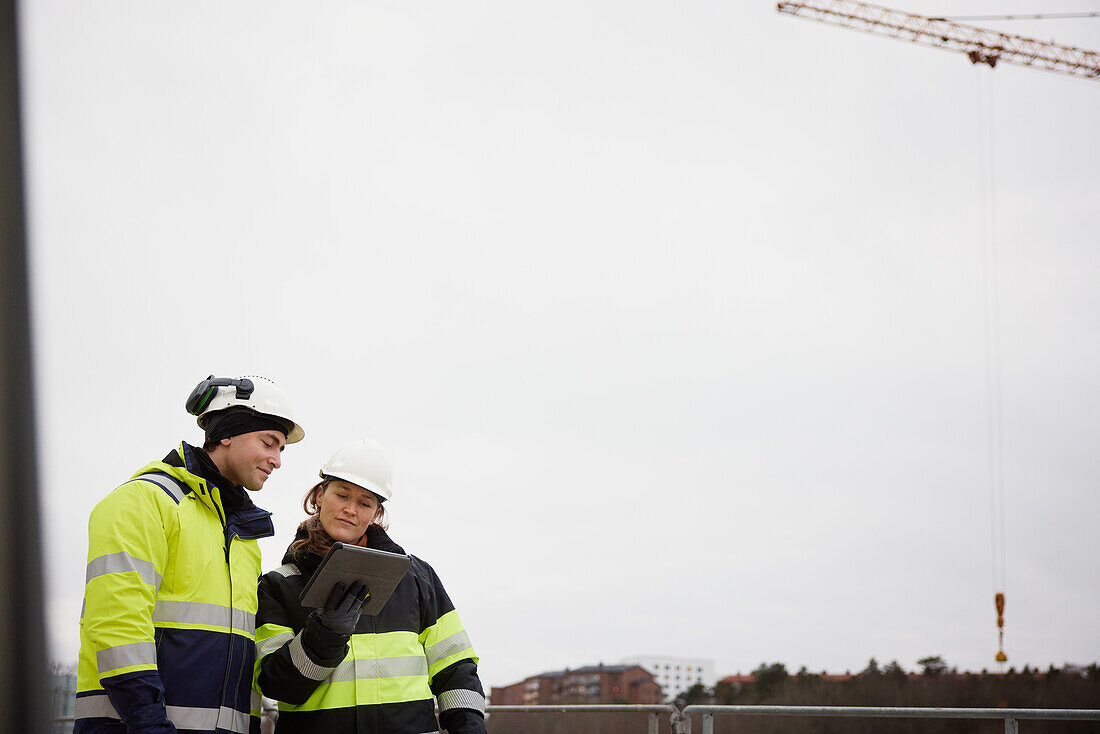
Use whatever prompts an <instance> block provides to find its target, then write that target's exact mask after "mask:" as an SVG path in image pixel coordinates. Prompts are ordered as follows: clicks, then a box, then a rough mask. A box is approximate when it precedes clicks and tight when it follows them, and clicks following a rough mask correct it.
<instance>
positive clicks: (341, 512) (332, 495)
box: [317, 479, 381, 543]
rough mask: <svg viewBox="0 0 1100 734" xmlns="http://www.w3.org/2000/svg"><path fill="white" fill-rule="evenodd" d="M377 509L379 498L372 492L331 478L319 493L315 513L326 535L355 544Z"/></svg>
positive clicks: (365, 530) (379, 509)
mask: <svg viewBox="0 0 1100 734" xmlns="http://www.w3.org/2000/svg"><path fill="white" fill-rule="evenodd" d="M380 511H381V508H380V507H379V506H378V497H377V496H375V494H374V493H373V492H370V491H368V490H366V489H363V488H362V487H360V486H359V485H357V484H352V483H351V482H345V481H343V480H340V479H334V480H332V481H331V482H329V483H328V486H326V487H325V490H324V491H323V492H322V493H321V499H320V502H319V507H318V511H317V515H318V517H320V518H321V527H323V528H324V529H325V532H326V533H328V534H329V537H331V538H332V539H333V540H338V541H340V542H341V543H354V542H355V541H357V540H359V538H361V537H363V533H365V532H367V528H368V527H370V524H371V523H372V522H374V519H375V518H376V517H378V513H379V512H380Z"/></svg>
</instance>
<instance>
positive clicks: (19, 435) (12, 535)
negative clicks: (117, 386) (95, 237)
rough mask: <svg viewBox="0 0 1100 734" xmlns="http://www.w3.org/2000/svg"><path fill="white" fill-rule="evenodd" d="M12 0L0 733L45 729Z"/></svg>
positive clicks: (1, 149) (1, 362) (0, 426)
mask: <svg viewBox="0 0 1100 734" xmlns="http://www.w3.org/2000/svg"><path fill="white" fill-rule="evenodd" d="M15 5H16V3H15V0H0V33H2V34H3V38H2V40H0V95H2V98H0V340H2V341H0V346H2V348H0V390H2V391H3V393H2V398H0V558H3V559H4V561H3V562H2V563H0V661H2V662H0V731H5V732H31V733H32V734H38V733H44V732H46V731H48V726H49V711H48V708H47V700H48V698H47V696H48V691H49V687H48V684H47V678H46V642H45V634H44V631H45V627H44V624H43V618H42V562H41V553H40V546H39V542H38V486H37V479H38V474H37V472H36V471H35V464H36V461H37V456H36V453H35V452H36V446H35V423H34V386H33V379H32V365H31V329H30V303H29V294H28V290H29V289H28V285H27V280H28V277H27V241H26V220H25V216H24V201H23V156H22V146H21V142H22V136H21V126H20V105H19V48H18V32H17V31H18V27H17V22H16V7H15Z"/></svg>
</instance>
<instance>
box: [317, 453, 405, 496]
mask: <svg viewBox="0 0 1100 734" xmlns="http://www.w3.org/2000/svg"><path fill="white" fill-rule="evenodd" d="M321 477H322V478H324V477H332V478H333V479H343V480H344V481H345V482H351V483H352V484H356V485H358V486H360V487H362V488H363V489H369V490H370V491H371V492H374V493H375V494H376V495H378V496H379V497H381V498H382V499H383V500H388V499H389V498H390V497H392V496H393V468H392V467H391V466H390V457H389V455H388V454H387V453H386V450H385V449H384V448H382V444H380V443H378V442H377V441H374V440H372V439H369V438H360V439H359V440H357V441H352V442H351V443H349V444H345V445H344V446H341V447H340V449H339V450H338V451H337V452H336V453H335V454H333V455H332V458H330V459H329V460H328V461H326V462H325V465H324V466H322V467H321Z"/></svg>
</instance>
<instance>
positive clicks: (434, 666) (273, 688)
mask: <svg viewBox="0 0 1100 734" xmlns="http://www.w3.org/2000/svg"><path fill="white" fill-rule="evenodd" d="M391 484H392V472H391V469H390V462H389V458H388V456H387V455H386V451H385V449H383V448H382V446H381V445H380V444H378V443H377V442H375V441H372V440H370V439H360V440H358V441H353V442H352V443H350V444H347V445H346V446H344V447H342V448H341V449H340V450H339V451H337V452H336V453H335V454H334V455H333V456H332V458H331V459H329V460H328V462H326V463H325V465H324V466H323V467H322V468H321V481H320V482H319V483H318V484H317V485H316V486H314V487H313V488H312V489H310V491H309V492H308V493H307V494H306V497H305V500H304V501H303V508H304V509H305V511H306V513H307V514H308V515H309V517H308V518H307V519H306V520H305V521H304V522H303V523H302V524H301V525H300V526H299V527H298V532H297V535H296V537H295V539H294V542H292V543H291V544H290V547H289V548H288V549H287V552H286V555H285V556H284V557H283V565H282V566H280V567H279V568H277V569H275V570H274V571H271V572H269V573H267V574H264V575H263V576H262V577H261V578H260V587H259V611H258V612H257V616H256V628H257V629H256V657H257V662H256V686H257V688H258V690H259V691H260V692H261V693H263V695H264V696H267V697H268V698H272V699H275V700H276V701H277V702H278V704H279V716H278V719H277V721H276V724H275V732H276V734H297V733H299V732H301V733H303V734H304V733H306V732H309V733H311V734H312V732H320V731H323V732H331V733H332V734H353V733H354V734H382V733H383V732H385V733H386V734H427V733H429V732H435V731H438V727H442V728H443V729H444V730H446V731H447V732H449V733H450V734H484V732H485V693H484V691H483V689H482V686H481V681H480V679H479V678H478V675H477V661H478V658H477V656H476V655H475V654H474V650H473V648H472V647H471V645H470V640H469V637H467V635H466V631H465V630H464V629H463V627H462V623H461V622H460V621H459V618H458V613H457V612H456V611H455V609H454V605H453V604H452V603H451V600H450V598H449V597H448V596H447V592H446V591H444V589H443V585H442V583H440V581H439V577H438V576H436V573H435V571H434V570H432V567H431V566H429V565H428V564H427V563H425V562H424V561H422V560H420V559H419V558H416V557H415V556H412V557H411V558H412V566H411V567H410V568H409V570H408V571H407V572H406V574H405V576H404V577H403V578H402V579H401V581H400V582H399V583H398V585H397V588H396V589H395V590H394V592H393V595H392V596H391V597H390V598H389V600H388V601H387V602H386V605H385V607H383V609H382V611H381V612H379V613H378V614H377V615H362V614H360V609H361V607H362V605H363V603H364V601H365V600H366V599H367V598H369V590H368V589H366V588H364V587H362V586H361V585H360V584H359V583H358V582H356V583H353V584H352V585H351V587H349V588H347V589H346V590H343V591H342V592H340V591H337V592H336V593H335V594H333V595H332V597H330V599H329V601H328V603H327V604H326V606H325V607H324V608H322V609H312V608H306V607H303V606H302V605H301V603H300V602H299V597H300V594H301V592H302V589H303V588H304V586H305V585H306V583H307V582H308V581H309V579H310V577H311V576H312V575H313V572H314V571H315V570H316V569H317V566H318V565H319V564H320V562H321V560H322V559H323V558H324V556H325V554H326V553H328V551H329V549H330V548H331V547H332V544H333V543H334V542H336V541H339V542H341V543H346V544H352V545H360V546H365V547H367V548H374V549H377V550H382V551H389V552H391V553H401V554H403V553H404V550H403V549H402V548H401V547H400V546H399V545H397V544H396V543H394V542H393V541H392V540H390V537H389V536H388V535H387V534H386V524H385V520H384V518H385V508H384V507H383V503H384V502H385V501H386V500H388V499H389V498H390V497H391V495H392V491H391ZM339 588H340V585H338V589H339ZM435 700H438V702H439V719H438V726H437V722H436V714H435V708H436V707H435Z"/></svg>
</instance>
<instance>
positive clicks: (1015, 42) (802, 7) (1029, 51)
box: [776, 0, 1100, 81]
mask: <svg viewBox="0 0 1100 734" xmlns="http://www.w3.org/2000/svg"><path fill="white" fill-rule="evenodd" d="M776 10H778V11H779V12H780V13H786V14H787V15H794V16H797V17H800V18H808V19H810V20H816V21H819V22H821V23H829V24H831V25H836V26H840V27H842V28H852V29H854V30H859V31H864V32H866V33H871V34H873V35H876V36H886V37H888V38H897V39H899V40H902V41H910V42H912V43H919V44H921V45H924V46H932V47H934V48H944V49H948V50H950V51H958V52H960V53H964V54H966V55H967V57H969V59H970V61H971V63H974V64H988V65H989V66H990V67H995V66H996V65H997V64H998V63H1001V62H1004V63H1008V64H1020V65H1021V66H1034V67H1038V68H1040V69H1046V70H1048V71H1056V72H1059V73H1061V74H1069V75H1071V76H1079V77H1084V78H1085V79H1095V80H1098V81H1100V53H1097V52H1096V51H1087V50H1085V49H1081V48H1076V47H1075V46H1061V45H1059V44H1057V43H1048V42H1045V41H1036V40H1034V39H1031V38H1024V37H1023V36H1013V35H1010V34H1008V33H1001V32H1000V31H991V30H987V29H984V28H976V27H974V26H970V25H965V24H963V23H955V22H953V21H950V20H947V19H946V18H929V17H927V16H923V15H914V14H913V13H906V12H903V11H901V10H891V9H890V8H883V7H880V6H878V5H870V4H868V3H862V2H856V0H818V2H781V3H778V4H777V5H776Z"/></svg>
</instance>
